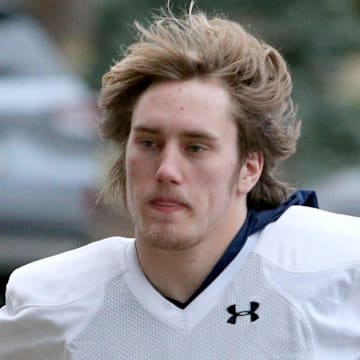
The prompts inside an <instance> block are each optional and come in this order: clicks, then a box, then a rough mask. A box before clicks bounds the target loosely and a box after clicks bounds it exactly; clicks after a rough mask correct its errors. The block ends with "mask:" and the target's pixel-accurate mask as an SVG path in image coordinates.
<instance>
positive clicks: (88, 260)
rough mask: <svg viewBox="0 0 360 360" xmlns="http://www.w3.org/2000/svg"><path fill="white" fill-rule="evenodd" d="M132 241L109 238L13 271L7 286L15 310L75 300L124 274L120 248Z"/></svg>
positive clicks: (121, 249) (122, 248)
mask: <svg viewBox="0 0 360 360" xmlns="http://www.w3.org/2000/svg"><path fill="white" fill-rule="evenodd" d="M131 242H133V240H132V239H127V238H121V237H112V238H107V239H104V240H100V241H96V242H93V243H90V244H88V245H86V246H83V247H80V248H77V249H74V250H71V251H67V252H64V253H61V254H58V255H55V256H51V257H49V258H45V259H42V260H38V261H35V262H32V263H30V264H27V265H25V266H22V267H20V268H18V269H16V270H15V271H14V272H13V273H12V274H11V276H10V279H9V283H8V285H7V294H6V295H7V299H8V300H10V301H11V303H12V306H13V307H14V308H15V309H19V308H22V307H26V306H34V305H35V306H37V305H40V306H41V305H61V304H66V303H70V302H72V301H76V300H77V299H78V298H80V297H81V296H83V295H84V294H86V293H89V292H90V291H93V290H94V289H95V288H96V287H99V286H102V285H103V284H105V283H106V282H107V281H108V280H109V279H111V278H112V277H113V276H114V275H115V274H119V273H121V272H124V271H125V256H124V249H125V247H126V246H127V244H130V243H131Z"/></svg>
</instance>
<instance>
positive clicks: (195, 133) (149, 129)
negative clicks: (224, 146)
mask: <svg viewBox="0 0 360 360" xmlns="http://www.w3.org/2000/svg"><path fill="white" fill-rule="evenodd" d="M133 130H134V131H136V132H146V133H150V134H154V135H159V134H161V133H163V130H162V129H161V128H160V127H157V126H146V125H137V126H134V128H133ZM181 135H182V136H184V137H187V138H191V139H206V140H209V141H217V140H218V139H219V138H218V137H217V136H216V135H213V134H211V133H209V132H207V131H203V130H184V131H182V132H181Z"/></svg>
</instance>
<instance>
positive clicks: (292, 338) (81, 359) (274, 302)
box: [69, 255, 313, 360]
mask: <svg viewBox="0 0 360 360" xmlns="http://www.w3.org/2000/svg"><path fill="white" fill-rule="evenodd" d="M262 267H263V264H262V260H261V258H260V257H259V256H256V255H252V256H251V258H250V259H248V261H247V262H246V263H245V264H244V266H243V268H242V270H241V272H239V273H238V275H237V276H236V277H235V278H234V280H233V281H232V282H231V283H230V284H229V287H228V288H227V290H226V292H225V293H224V295H223V296H222V297H221V300H220V301H219V303H218V304H217V306H216V307H215V308H214V309H213V310H212V311H210V313H209V314H208V315H207V316H206V317H205V318H204V319H203V320H202V321H201V322H200V323H199V324H198V325H197V326H195V328H193V329H192V330H190V331H181V330H179V329H176V328H173V327H171V326H168V325H167V324H164V323H162V322H161V321H159V320H158V319H157V318H156V317H154V316H153V315H152V314H149V313H148V312H147V311H146V309H144V308H143V307H142V306H141V305H140V304H139V302H138V301H137V299H136V298H134V295H133V294H132V293H131V291H130V290H129V288H128V287H127V284H126V281H125V279H124V277H123V276H117V277H115V278H114V279H113V280H112V281H111V282H110V283H109V284H108V285H107V287H106V293H105V296H104V299H105V301H104V303H103V305H102V307H101V309H100V310H99V311H98V313H97V314H96V316H95V317H94V318H93V319H92V321H91V322H90V323H89V324H88V325H87V327H86V328H85V329H84V330H83V332H82V333H81V334H79V336H78V337H77V338H76V339H75V340H74V341H73V343H72V344H70V346H69V360H70V359H71V360H89V359H92V360H104V359H111V360H120V359H142V360H158V359H179V360H190V359H198V360H205V359H206V360H215V359H229V360H230V359H234V360H235V359H274V360H275V359H279V360H280V359H292V360H300V359H301V360H303V359H307V360H311V359H313V350H312V346H311V341H310V334H309V330H308V329H307V327H306V325H305V322H304V321H303V319H302V318H301V316H300V314H299V313H298V312H297V310H296V309H295V307H293V306H292V305H291V304H290V303H289V302H288V301H286V299H284V298H283V297H282V296H281V295H280V294H279V293H277V292H276V291H274V290H273V289H272V288H271V287H269V286H268V284H267V282H266V280H265V278H264V274H263V271H262ZM253 301H254V302H258V303H259V308H258V311H257V312H258V316H259V319H258V320H256V321H254V322H251V321H250V315H245V314H244V315H243V316H238V318H237V319H236V323H235V324H230V323H228V322H227V320H228V319H229V317H231V314H229V313H228V312H227V308H228V307H229V306H230V305H233V304H234V305H236V308H237V309H238V310H239V312H240V311H246V310H248V309H249V307H250V302H253ZM114 319H117V321H113V320H114Z"/></svg>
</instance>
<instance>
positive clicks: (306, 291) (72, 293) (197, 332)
mask: <svg viewBox="0 0 360 360" xmlns="http://www.w3.org/2000/svg"><path fill="white" fill-rule="evenodd" d="M6 303H7V305H6V306H5V307H3V308H2V309H1V310H0V360H45V359H46V360H120V359H126V360H129V359H131V360H132V359H139V360H159V359H179V360H215V359H221V360H224V359H225V360H235V359H236V360H238V359H245V360H250V359H251V360H253V359H254V360H255V359H256V360H258V359H259V360H285V359H286V360H300V359H301V360H315V359H316V360H356V359H360V219H359V218H355V217H349V216H344V215H336V214H331V213H328V212H325V211H321V210H318V209H312V208H308V207H302V206H293V207H291V208H290V209H289V210H287V211H286V212H285V213H284V214H283V215H282V216H281V217H280V219H279V220H278V221H276V222H274V223H271V224H269V225H268V226H267V227H265V229H264V230H262V231H260V232H258V233H256V234H254V235H252V236H251V237H249V238H248V240H247V242H246V244H245V246H244V247H243V249H242V250H241V251H240V253H239V254H238V255H237V256H236V258H235V259H234V260H233V261H232V262H231V263H230V264H229V265H228V266H227V267H226V268H225V270H224V271H223V272H222V273H221V274H220V275H219V276H218V277H217V278H216V279H215V280H214V281H213V282H212V283H211V284H210V285H209V286H208V287H207V288H206V289H205V290H204V291H203V292H202V293H200V294H199V295H198V296H197V297H196V298H195V299H194V300H193V301H192V302H191V303H190V304H189V305H188V306H187V307H185V309H181V308H179V307H177V306H176V305H174V304H173V303H171V302H169V301H168V300H167V299H165V298H164V297H163V296H162V295H161V294H160V293H158V292H157V290H156V289H155V288H154V287H153V286H152V285H151V284H150V283H149V281H148V280H147V279H146V277H145V276H144V274H143V273H142V271H141V268H140V265H139V263H138V259H137V255H136V249H135V242H134V240H132V239H125V238H120V237H113V238H109V239H105V240H102V241H98V242H95V243H92V244H90V245H87V246H85V247H82V248H79V249H76V250H73V251H70V252H66V253H63V254H60V255H57V256H54V257H50V258H47V259H44V260H40V261H37V262H34V263H31V264H29V265H26V266H24V267H22V268H19V269H18V270H16V271H15V272H14V273H13V274H12V276H11V278H10V281H9V284H8V287H7V294H6Z"/></svg>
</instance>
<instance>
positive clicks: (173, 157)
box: [155, 147, 183, 184]
mask: <svg viewBox="0 0 360 360" xmlns="http://www.w3.org/2000/svg"><path fill="white" fill-rule="evenodd" d="M155 179H156V181H159V182H165V183H166V182H167V183H172V184H181V182H182V181H183V174H182V170H181V155H180V154H179V153H178V150H177V149H175V148H170V147H165V148H164V149H163V150H162V152H161V153H160V155H159V164H158V167H157V169H156V173H155Z"/></svg>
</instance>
